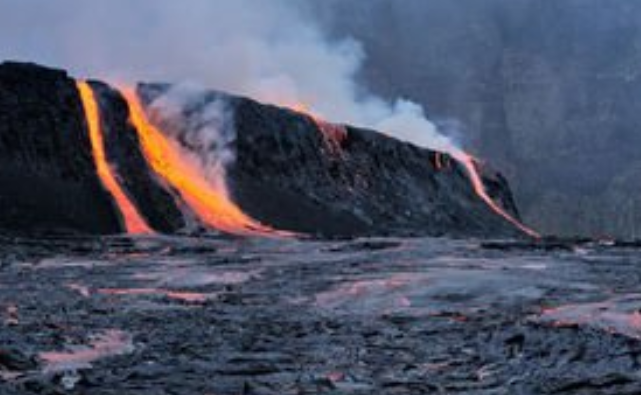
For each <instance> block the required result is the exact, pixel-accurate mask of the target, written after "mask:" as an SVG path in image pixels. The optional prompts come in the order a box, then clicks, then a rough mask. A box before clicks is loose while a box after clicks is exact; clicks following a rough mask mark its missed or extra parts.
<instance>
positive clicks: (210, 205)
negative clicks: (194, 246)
mask: <svg viewBox="0 0 641 395" xmlns="http://www.w3.org/2000/svg"><path fill="white" fill-rule="evenodd" d="M121 93H122V95H123V97H124V98H125V100H126V101H127V103H128V106H129V114H130V121H131V123H132V124H133V126H134V127H135V129H136V131H137V132H138V136H139V139H140V144H141V146H142V150H143V153H144V155H145V158H146V159H147V161H148V163H149V165H150V166H151V168H152V169H153V171H154V172H155V173H156V174H157V175H158V176H159V177H160V178H161V179H163V180H164V181H165V182H166V183H167V184H168V185H169V186H171V187H172V188H174V189H175V190H176V191H177V193H178V194H179V195H180V196H181V198H182V199H183V201H184V202H185V203H186V204H187V205H188V206H189V208H190V209H191V210H192V211H193V212H194V213H195V214H196V215H197V216H198V217H199V219H200V220H201V221H202V222H203V223H204V224H205V225H207V226H211V227H213V228H215V229H218V230H220V231H223V232H226V233H230V234H236V235H250V236H251V235H254V236H277V237H289V236H293V234H292V233H289V232H284V231H279V230H275V229H272V228H270V227H268V226H265V225H263V224H261V223H259V222H257V221H255V220H254V219H252V218H250V217H249V216H248V215H247V214H245V213H244V212H243V211H242V210H241V209H240V207H238V206H237V205H236V204H234V202H232V200H231V198H230V197H229V193H228V192H227V190H226V189H224V187H221V186H224V185H225V183H224V175H223V174H217V177H218V178H219V180H217V181H218V182H216V183H212V182H210V181H209V180H207V179H206V177H204V175H203V173H202V171H200V169H198V168H197V166H196V165H194V164H193V163H192V162H191V161H189V160H186V159H185V158H186V154H185V153H184V152H182V148H181V147H180V146H179V145H178V144H177V143H175V142H173V141H171V140H169V139H168V138H167V137H166V136H165V134H163V133H162V132H161V131H160V130H159V129H158V128H157V127H156V126H154V125H152V123H151V122H150V121H149V119H148V118H147V115H146V113H145V110H144V109H143V106H142V104H141V102H140V99H139V98H138V95H137V94H136V92H135V91H134V90H133V89H122V90H121ZM215 185H218V187H216V186H215Z"/></svg>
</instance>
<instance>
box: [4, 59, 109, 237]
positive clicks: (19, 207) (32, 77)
mask: <svg viewBox="0 0 641 395" xmlns="http://www.w3.org/2000/svg"><path fill="white" fill-rule="evenodd" d="M90 147H91V146H90V142H89V135H88V133H87V132H86V125H85V118H84V116H83V110H82V104H81V102H80V100H79V97H78V93H77V91H76V87H75V85H74V81H73V80H72V79H70V78H69V77H67V75H66V73H64V72H62V71H54V70H50V69H44V68H41V67H38V66H35V65H28V64H15V63H4V64H2V65H1V66H0V207H1V211H0V227H1V228H5V229H11V230H19V231H37V230H52V229H55V230H63V231H64V230H69V231H78V232H88V233H114V232H118V231H119V230H120V225H119V223H118V218H117V216H116V214H115V213H116V211H115V209H114V207H113V203H112V202H111V201H110V198H109V196H108V195H107V194H106V193H104V190H103V188H102V187H101V185H100V181H99V179H98V177H97V176H96V170H95V168H94V164H93V160H92V158H91V148H90Z"/></svg>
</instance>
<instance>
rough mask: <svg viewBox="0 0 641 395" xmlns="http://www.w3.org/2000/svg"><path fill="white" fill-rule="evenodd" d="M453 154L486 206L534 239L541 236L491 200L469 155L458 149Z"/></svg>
mask: <svg viewBox="0 0 641 395" xmlns="http://www.w3.org/2000/svg"><path fill="white" fill-rule="evenodd" d="M454 156H455V158H456V159H457V160H458V161H459V162H460V163H461V164H462V165H463V166H464V167H465V169H466V170H467V173H468V175H469V177H470V181H471V182H472V187H473V188H474V192H476V194H477V195H478V197H479V198H481V200H483V201H484V202H485V203H486V204H487V205H488V207H490V209H492V210H493V211H494V212H495V213H496V214H498V215H500V216H501V217H503V218H504V219H505V220H507V221H508V222H510V223H511V224H512V225H514V226H516V227H517V228H518V229H519V230H521V231H522V232H524V233H525V234H527V235H528V236H530V237H533V238H535V239H539V238H541V235H540V234H539V233H538V232H536V231H535V230H533V229H530V228H528V227H527V226H525V225H524V224H522V223H521V222H519V221H518V220H517V219H516V218H514V217H512V216H511V215H510V214H508V213H507V212H506V211H505V210H504V209H503V208H502V207H501V206H499V205H498V204H496V202H494V200H492V198H491V197H490V195H488V193H487V191H486V189H485V185H484V184H483V179H482V178H481V175H480V174H479V171H478V168H477V167H476V163H475V161H474V158H473V157H472V156H471V155H469V154H467V153H465V152H463V151H459V152H457V153H456V154H454Z"/></svg>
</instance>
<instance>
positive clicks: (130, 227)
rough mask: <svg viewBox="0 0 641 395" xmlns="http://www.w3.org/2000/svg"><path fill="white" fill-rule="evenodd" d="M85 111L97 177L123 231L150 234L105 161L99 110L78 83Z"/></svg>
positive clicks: (90, 92) (89, 92)
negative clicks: (114, 207)
mask: <svg viewBox="0 0 641 395" xmlns="http://www.w3.org/2000/svg"><path fill="white" fill-rule="evenodd" d="M76 86H77V88H78V92H79V93H80V98H81V100H82V105H83V108H84V111H85V117H86V120H87V127H88V128H89V139H90V141H91V150H92V154H93V158H94V162H95V164H96V169H97V172H98V176H99V177H100V180H101V182H102V184H103V185H104V187H105V188H106V189H107V190H108V191H109V193H110V194H111V196H112V197H113V199H114V201H115V202H116V205H117V206H118V209H119V210H120V213H121V215H122V217H123V219H124V221H125V229H126V230H127V233H129V234H151V233H153V231H152V230H151V228H150V227H149V226H148V225H147V223H146V221H145V220H144V219H143V218H142V216H141V215H140V214H139V213H138V210H137V209H136V206H135V205H134V204H133V202H132V201H131V200H130V199H129V197H128V196H127V194H126V193H125V191H124V190H123V189H122V187H121V186H120V184H119V183H118V180H117V179H116V176H115V174H114V171H113V169H112V168H111V166H110V165H109V162H108V161H107V155H106V153H105V145H104V139H103V132H102V127H101V126H100V110H99V107H98V102H97V101H96V97H95V95H94V92H93V90H92V89H91V87H90V86H89V84H88V83H86V82H84V81H78V82H77V84H76Z"/></svg>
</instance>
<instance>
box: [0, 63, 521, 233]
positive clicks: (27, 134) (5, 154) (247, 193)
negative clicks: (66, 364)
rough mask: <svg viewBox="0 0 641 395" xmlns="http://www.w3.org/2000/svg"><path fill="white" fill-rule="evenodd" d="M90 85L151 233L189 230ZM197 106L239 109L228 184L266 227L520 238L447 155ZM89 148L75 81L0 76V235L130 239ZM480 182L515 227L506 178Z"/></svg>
mask: <svg viewBox="0 0 641 395" xmlns="http://www.w3.org/2000/svg"><path fill="white" fill-rule="evenodd" d="M91 85H92V87H93V89H94V92H95V93H96V96H97V97H98V102H99V106H100V110H101V117H102V126H103V129H104V134H105V136H104V140H105V145H106V152H107V157H108V159H109V161H110V163H111V164H112V165H113V166H114V168H115V169H117V172H118V178H119V181H120V182H121V184H122V185H123V187H124V189H125V190H126V191H127V193H128V194H129V196H130V197H131V200H132V201H133V202H134V204H135V205H136V206H137V207H138V209H139V211H140V212H141V214H142V215H143V216H144V217H145V218H146V219H147V221H148V223H149V224H150V225H151V226H152V227H153V228H154V229H155V230H156V231H158V232H161V233H170V234H171V233H176V232H179V231H181V230H184V229H185V224H186V222H187V220H186V218H185V216H184V210H183V208H182V207H180V205H179V204H177V203H176V201H177V200H176V198H175V194H174V193H173V191H171V190H168V189H167V188H166V186H164V185H162V183H161V182H159V179H158V177H156V176H155V175H154V174H152V172H151V171H150V169H149V166H148V165H147V163H146V161H145V159H144V156H143V154H142V152H141V149H140V145H139V141H138V138H137V136H136V133H135V130H134V129H133V128H132V126H131V125H130V124H129V122H128V114H127V106H126V103H125V102H124V100H123V98H122V97H121V95H120V94H119V93H118V92H117V91H115V90H114V89H112V88H111V87H109V86H108V85H106V84H104V83H101V82H92V83H91ZM168 88H169V86H168V85H160V84H141V85H139V86H138V94H139V96H140V97H141V98H142V101H143V103H145V104H146V105H150V104H151V103H152V102H153V101H154V100H155V99H157V98H158V97H160V96H162V95H163V94H165V93H166V91H167V89H168ZM201 100H202V105H203V106H205V105H207V104H208V103H209V102H211V101H213V100H224V101H226V102H227V103H228V105H229V108H231V109H232V110H233V117H234V124H235V139H234V141H233V144H232V145H233V147H232V148H233V151H234V154H235V160H234V161H233V162H231V163H230V164H229V165H228V168H227V183H228V184H229V188H230V190H231V193H232V195H233V199H234V201H235V202H236V203H237V204H238V205H239V206H240V207H241V208H242V209H243V210H244V211H245V212H246V213H248V214H249V215H250V216H252V217H254V218H255V219H257V220H258V221H260V222H262V223H264V224H267V225H269V226H272V227H274V228H277V229H286V230H293V231H296V232H301V233H306V234H312V235H320V236H354V235H374V234H378V235H432V236H435V235H449V236H481V237H483V236H515V235H518V231H517V230H516V229H514V227H513V226H512V225H511V224H509V223H508V222H507V221H505V220H503V219H502V218H501V217H500V216H498V215H496V214H495V213H494V212H493V211H492V210H490V209H489V207H488V206H487V205H486V204H485V203H484V202H483V201H482V200H481V199H479V197H478V196H476V194H475V193H474V191H473V189H472V186H471V183H470V181H469V177H468V175H467V174H466V171H465V169H464V168H463V167H462V166H460V165H459V164H458V163H457V162H456V161H454V160H453V159H451V158H449V157H447V156H443V158H442V159H440V160H442V162H443V163H444V164H445V165H444V166H442V167H440V168H439V166H436V157H437V155H440V154H439V153H436V152H433V151H429V150H426V149H421V148H418V147H415V146H413V145H410V144H407V143H403V142H400V141H397V140H394V139H392V138H389V137H386V136H383V135H381V134H379V133H376V132H373V131H369V130H363V129H358V128H354V127H350V126H347V127H344V130H345V132H346V133H345V135H344V136H343V137H342V138H341V139H340V140H337V141H334V142H328V140H327V138H326V136H324V134H323V132H322V131H321V128H320V127H319V124H318V123H317V122H316V121H315V120H314V119H313V118H311V117H309V116H307V115H305V114H300V113H297V112H294V111H291V110H287V109H282V108H278V107H274V106H270V105H264V104H259V103H257V102H255V101H253V100H250V99H246V98H241V97H235V96H230V95H227V94H222V93H218V92H208V93H206V94H204V95H203V97H202V99H201ZM193 111H195V112H197V111H198V106H195V108H194V109H193ZM187 116H189V114H187ZM88 136H89V135H88V132H87V126H86V121H85V116H84V114H83V110H82V105H81V102H80V98H79V96H78V93H77V91H76V88H75V82H74V80H73V79H72V78H70V77H69V76H68V75H67V74H66V73H64V72H62V71H57V70H50V69H46V68H42V67H39V66H36V65H28V64H17V63H4V64H2V65H0V164H1V166H0V185H2V188H0V205H1V206H2V210H1V211H0V228H2V229H5V230H10V231H18V232H33V231H43V232H50V231H64V232H69V231H71V232H77V233H89V234H111V233H118V232H121V231H122V230H123V227H122V221H121V219H120V218H119V212H118V208H117V206H116V205H115V203H114V202H113V201H112V199H111V197H110V195H109V194H108V193H107V192H106V191H105V189H104V188H103V187H102V185H101V182H100V179H99V178H98V176H97V174H96V170H95V164H94V163H93V159H92V152H91V147H90V142H89V137H88ZM483 173H484V174H483V177H484V179H485V183H486V185H487V188H488V192H489V193H490V195H492V197H493V198H494V199H495V200H496V201H497V202H499V203H501V204H502V205H503V206H504V207H505V208H506V210H507V211H508V212H510V213H512V214H513V215H514V216H516V217H518V213H517V210H516V206H515V204H514V202H513V199H512V197H511V193H510V190H509V187H508V185H507V183H506V182H505V180H504V179H503V178H502V177H501V176H500V175H498V174H496V173H493V172H490V171H487V170H484V171H483Z"/></svg>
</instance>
